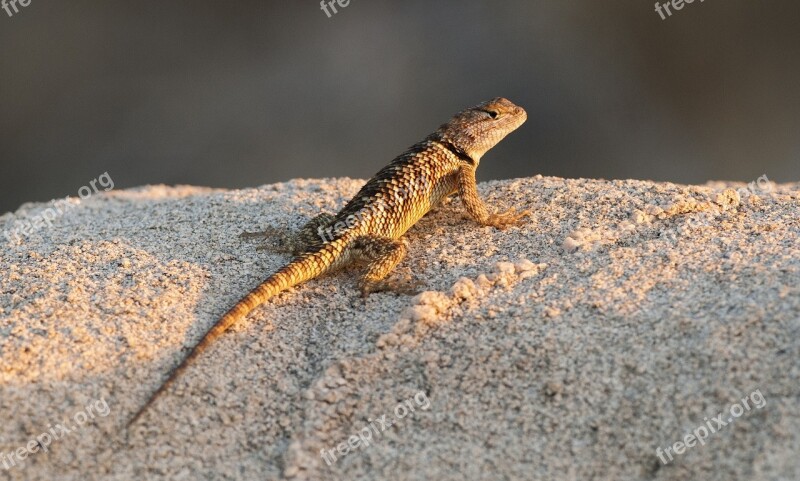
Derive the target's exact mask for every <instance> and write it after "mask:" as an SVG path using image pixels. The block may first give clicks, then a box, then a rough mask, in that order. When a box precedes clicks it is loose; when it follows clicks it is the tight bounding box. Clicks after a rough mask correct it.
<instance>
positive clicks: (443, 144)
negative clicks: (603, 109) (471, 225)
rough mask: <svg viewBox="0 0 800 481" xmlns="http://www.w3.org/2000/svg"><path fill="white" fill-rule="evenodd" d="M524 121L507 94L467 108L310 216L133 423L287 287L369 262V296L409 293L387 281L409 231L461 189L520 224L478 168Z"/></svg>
mask: <svg viewBox="0 0 800 481" xmlns="http://www.w3.org/2000/svg"><path fill="white" fill-rule="evenodd" d="M525 120H527V113H526V112H525V110H524V109H523V108H522V107H519V106H517V105H515V104H514V103H512V102H511V101H509V100H507V99H505V98H501V97H498V98H495V99H492V100H489V101H486V102H483V103H481V104H478V105H476V106H474V107H471V108H468V109H466V110H463V111H461V112H459V113H457V114H456V115H455V116H453V117H452V118H451V119H450V121H448V122H447V123H445V124H442V125H441V126H440V127H439V128H438V129H437V130H436V131H435V132H434V133H432V134H430V135H429V136H427V137H426V138H425V139H424V140H422V141H421V142H419V143H417V144H414V145H413V146H411V147H410V148H409V149H408V150H406V151H405V152H404V153H402V154H400V155H399V156H397V157H396V158H395V159H394V160H392V162H391V163H389V165H387V166H386V167H384V168H383V169H381V170H380V171H379V172H378V173H377V174H375V176H374V177H372V179H370V180H369V181H368V182H367V183H366V184H365V185H364V186H363V187H362V188H361V190H359V191H358V193H357V194H356V195H355V196H354V197H353V198H352V200H350V201H349V202H348V203H347V204H346V205H345V206H344V207H343V208H342V210H341V211H339V212H338V213H337V214H336V215H333V214H330V213H323V214H319V215H317V216H316V217H314V218H312V219H311V220H310V221H308V222H307V223H306V224H305V225H304V226H303V227H302V228H301V229H300V231H299V232H298V233H297V234H296V235H295V236H294V241H293V242H292V243H291V245H290V246H289V247H290V249H291V251H292V253H293V258H292V260H291V261H290V262H289V263H288V264H286V265H285V266H284V267H283V268H281V269H279V270H278V271H276V272H275V273H274V274H272V275H270V276H268V277H267V278H266V280H264V281H263V282H262V283H261V284H259V285H258V286H257V287H255V288H254V289H253V290H251V291H250V292H249V293H248V294H247V295H246V296H244V297H243V298H242V299H241V300H240V301H239V302H237V303H236V304H235V305H234V306H233V307H232V308H230V309H229V310H228V311H227V312H226V313H225V314H224V315H223V316H222V317H221V318H219V320H218V321H217V322H216V323H215V324H214V325H213V326H212V327H211V328H210V329H208V330H207V331H206V333H205V334H204V335H203V337H202V338H201V340H200V341H199V342H198V343H197V344H196V345H195V346H194V347H193V348H192V349H191V350H190V351H189V353H188V354H187V355H186V356H185V357H184V358H183V360H182V361H181V362H180V364H178V365H177V366H176V367H174V368H173V369H172V370H171V371H170V373H169V374H168V376H167V377H166V380H165V381H163V382H162V383H161V385H160V386H159V387H158V389H156V390H155V391H154V392H153V393H152V394H151V395H150V397H149V398H148V400H147V402H145V404H144V405H142V407H141V408H140V409H139V410H138V411H137V412H136V413H135V414H134V416H133V417H132V418H131V419H130V421H129V422H128V423H127V425H126V426H127V427H130V426H131V425H133V424H134V423H135V422H136V420H137V419H139V417H140V416H141V415H142V414H143V413H144V412H145V411H146V410H147V408H148V407H150V406H151V405H152V403H153V402H154V401H155V400H156V399H157V398H158V396H159V395H161V394H162V393H163V392H164V391H165V390H166V389H167V388H168V387H169V386H170V385H171V384H172V383H173V382H174V381H175V379H176V378H177V377H178V376H179V375H180V374H181V373H182V372H183V371H184V370H185V369H186V368H187V367H188V366H189V365H190V363H191V362H192V361H193V360H194V359H196V358H197V357H198V356H199V355H200V354H201V353H202V352H204V351H205V350H206V348H208V346H210V345H211V344H212V343H213V342H214V341H215V340H216V339H217V338H219V337H220V336H221V335H222V334H223V333H224V332H225V331H226V330H228V328H230V327H231V326H232V325H234V324H236V323H237V322H239V321H241V320H243V319H244V318H245V317H246V316H247V315H248V314H249V313H250V312H252V311H253V310H254V309H255V308H256V307H258V306H259V305H261V304H263V303H264V302H266V301H267V300H268V299H270V298H271V297H273V296H275V295H277V294H278V293H280V292H282V291H284V290H286V289H289V288H291V287H293V286H296V285H298V284H301V283H303V282H306V281H308V280H311V279H314V278H317V277H320V276H322V275H323V274H327V273H330V272H333V271H335V270H337V269H339V268H342V267H345V266H348V265H350V264H354V263H357V262H362V263H363V262H366V264H367V266H366V270H365V272H364V274H363V275H362V276H361V277H360V279H359V281H358V287H359V289H360V291H361V294H362V296H366V295H368V294H369V293H372V292H379V291H386V290H395V291H400V292H408V291H409V290H410V289H412V288H413V287H414V286H413V285H411V283H408V282H401V281H398V280H391V279H387V277H388V276H389V274H390V273H391V272H392V271H393V270H394V268H395V267H396V266H397V265H398V264H399V263H400V262H401V261H402V260H403V258H404V257H405V256H406V252H407V243H406V241H405V239H404V238H403V235H404V234H405V233H406V231H407V230H408V229H409V228H410V227H411V226H413V225H414V224H415V223H416V222H417V221H418V220H419V219H421V218H422V217H423V216H424V215H425V214H427V213H428V212H429V211H430V210H431V209H432V208H434V207H435V206H436V205H438V204H439V203H440V202H441V201H442V200H443V199H445V198H446V197H449V196H451V195H453V194H458V196H459V197H460V198H461V202H462V204H463V205H464V207H465V208H466V211H467V213H468V214H469V215H470V216H471V217H472V218H473V219H474V220H475V221H476V222H477V223H478V224H480V225H483V226H493V227H496V228H500V229H502V228H505V227H506V226H509V225H515V224H518V223H520V221H521V220H522V219H523V218H524V217H525V216H527V215H529V212H528V211H521V212H517V210H516V209H514V208H511V209H508V210H507V211H505V212H503V213H490V212H489V209H488V208H487V207H486V205H485V204H484V202H483V201H482V200H481V198H480V196H479V195H478V189H477V182H476V178H475V172H476V170H477V168H478V165H479V163H480V160H481V158H482V157H483V155H484V154H486V152H487V151H489V150H490V149H491V148H492V147H494V146H495V145H497V144H498V143H499V142H500V141H501V140H503V138H505V137H506V136H507V135H508V134H509V133H511V132H513V131H514V130H516V129H517V128H518V127H519V126H521V125H522V124H523V123H524V122H525ZM261 234H264V233H247V232H246V233H243V234H242V235H243V236H247V237H249V236H254V235H255V236H257V235H261Z"/></svg>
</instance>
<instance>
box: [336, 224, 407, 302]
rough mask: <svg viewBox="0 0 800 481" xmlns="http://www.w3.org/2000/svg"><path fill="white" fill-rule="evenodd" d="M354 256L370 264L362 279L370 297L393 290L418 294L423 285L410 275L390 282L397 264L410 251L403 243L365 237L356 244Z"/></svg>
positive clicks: (365, 293) (356, 241)
mask: <svg viewBox="0 0 800 481" xmlns="http://www.w3.org/2000/svg"><path fill="white" fill-rule="evenodd" d="M352 249H353V252H354V254H355V255H356V256H357V257H359V258H361V259H363V260H366V261H367V262H368V264H367V271H366V272H365V273H364V275H363V276H361V279H360V280H359V282H358V287H359V289H360V290H361V295H362V296H364V297H366V296H367V295H369V294H370V293H372V292H382V291H393V292H398V293H401V294H416V293H417V292H418V291H417V288H418V287H420V286H421V285H422V283H421V282H420V281H418V280H416V279H412V278H411V277H410V276H406V277H405V278H402V279H386V277H387V276H388V275H389V274H390V273H391V272H392V270H394V268H395V267H396V266H397V264H399V263H400V261H402V260H403V258H404V257H405V256H406V252H407V248H406V245H405V243H404V242H403V241H402V240H395V239H391V238H388V237H381V236H374V235H365V236H361V237H358V238H356V239H355V240H354V241H353V244H352Z"/></svg>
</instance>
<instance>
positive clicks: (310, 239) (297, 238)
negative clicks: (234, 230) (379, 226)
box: [239, 213, 336, 256]
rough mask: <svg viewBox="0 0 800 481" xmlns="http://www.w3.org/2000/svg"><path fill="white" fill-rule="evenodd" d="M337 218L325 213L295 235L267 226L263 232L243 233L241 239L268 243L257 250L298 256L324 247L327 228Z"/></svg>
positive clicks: (307, 223) (309, 222)
mask: <svg viewBox="0 0 800 481" xmlns="http://www.w3.org/2000/svg"><path fill="white" fill-rule="evenodd" d="M335 218H336V217H335V216H334V215H333V214H328V213H323V214H319V215H317V216H316V217H314V218H312V219H311V220H309V221H308V222H306V223H305V225H303V227H301V228H300V230H299V231H297V232H296V233H294V234H291V233H287V232H286V231H285V230H283V229H278V228H277V227H272V226H267V228H266V229H265V230H263V231H261V232H242V233H241V234H240V235H239V238H241V239H259V240H265V241H266V242H263V243H262V244H261V245H259V246H258V247H257V248H256V250H267V249H269V250H273V251H276V252H285V253H290V254H292V255H295V256H297V255H300V254H302V253H304V252H308V251H309V250H311V249H312V248H314V247H317V246H320V245H322V244H323V243H324V241H325V240H326V239H325V235H326V228H327V227H328V226H329V225H330V224H331V223H332V222H333V220H334V219H335ZM267 240H269V241H267Z"/></svg>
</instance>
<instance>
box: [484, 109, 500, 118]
mask: <svg viewBox="0 0 800 481" xmlns="http://www.w3.org/2000/svg"><path fill="white" fill-rule="evenodd" d="M486 113H487V114H489V117H491V118H493V119H496V118H497V117H499V116H500V113H499V112H498V111H497V110H487V111H486Z"/></svg>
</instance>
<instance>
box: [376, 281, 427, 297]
mask: <svg viewBox="0 0 800 481" xmlns="http://www.w3.org/2000/svg"><path fill="white" fill-rule="evenodd" d="M424 286H425V283H424V282H423V281H421V280H419V279H415V278H413V277H411V276H407V277H405V278H403V279H384V280H380V281H366V282H363V283H361V286H360V287H361V297H367V296H368V295H370V294H372V293H373V292H395V293H397V294H404V295H408V296H413V295H416V294H419V288H420V287H424Z"/></svg>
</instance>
